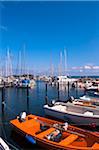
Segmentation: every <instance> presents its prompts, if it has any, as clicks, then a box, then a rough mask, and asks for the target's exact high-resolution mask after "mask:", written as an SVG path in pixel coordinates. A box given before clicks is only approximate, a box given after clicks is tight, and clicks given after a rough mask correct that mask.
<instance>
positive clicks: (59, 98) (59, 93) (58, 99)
mask: <svg viewBox="0 0 99 150" xmlns="http://www.w3.org/2000/svg"><path fill="white" fill-rule="evenodd" d="M57 90H58V100H59V99H60V93H59V82H58V86H57Z"/></svg>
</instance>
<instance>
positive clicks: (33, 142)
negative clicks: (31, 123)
mask: <svg viewBox="0 0 99 150" xmlns="http://www.w3.org/2000/svg"><path fill="white" fill-rule="evenodd" d="M25 138H26V139H27V140H28V141H29V142H30V143H32V144H36V140H35V139H34V138H33V137H32V136H30V135H28V134H26V136H25Z"/></svg>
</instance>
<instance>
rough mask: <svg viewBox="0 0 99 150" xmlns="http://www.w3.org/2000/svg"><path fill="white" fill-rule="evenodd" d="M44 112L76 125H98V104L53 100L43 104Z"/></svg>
mask: <svg viewBox="0 0 99 150" xmlns="http://www.w3.org/2000/svg"><path fill="white" fill-rule="evenodd" d="M44 111H45V114H46V115H48V116H52V117H54V118H57V119H61V120H64V121H69V122H71V123H74V124H76V125H92V124H95V125H96V126H98V125H99V106H95V105H91V104H87V103H85V104H83V102H79V101H74V102H72V103H70V102H67V103H65V102H55V103H54V104H53V105H49V104H46V105H44Z"/></svg>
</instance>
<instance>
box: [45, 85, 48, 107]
mask: <svg viewBox="0 0 99 150" xmlns="http://www.w3.org/2000/svg"><path fill="white" fill-rule="evenodd" d="M45 104H48V97H47V83H46V84H45Z"/></svg>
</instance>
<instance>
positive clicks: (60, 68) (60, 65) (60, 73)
mask: <svg viewBox="0 0 99 150" xmlns="http://www.w3.org/2000/svg"><path fill="white" fill-rule="evenodd" d="M59 75H60V76H61V75H62V52H60V64H59Z"/></svg>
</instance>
